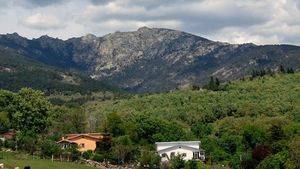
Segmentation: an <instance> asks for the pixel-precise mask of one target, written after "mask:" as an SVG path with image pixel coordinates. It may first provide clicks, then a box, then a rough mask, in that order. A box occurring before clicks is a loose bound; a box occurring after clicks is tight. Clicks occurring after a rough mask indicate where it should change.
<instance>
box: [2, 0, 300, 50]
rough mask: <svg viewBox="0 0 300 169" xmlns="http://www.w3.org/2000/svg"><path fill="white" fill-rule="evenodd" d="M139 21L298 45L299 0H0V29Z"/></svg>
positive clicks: (82, 27) (48, 31)
mask: <svg viewBox="0 0 300 169" xmlns="http://www.w3.org/2000/svg"><path fill="white" fill-rule="evenodd" d="M143 26H147V27H150V28H152V27H155V28H169V29H176V30H182V31H185V32H189V33H192V34H195V35H199V36H202V37H205V38H208V39H211V40H215V41H224V42H229V43H250V42H251V43H255V44H278V43H285V44H294V45H300V0H0V34H6V33H13V32H17V33H19V34H20V35H21V36H25V37H27V38H37V37H39V36H42V35H48V36H52V37H58V38H61V39H68V38H71V37H79V36H84V35H86V34H88V33H91V34H94V35H96V36H103V35H105V34H108V33H113V32H116V31H134V30H137V29H138V28H139V27H143Z"/></svg>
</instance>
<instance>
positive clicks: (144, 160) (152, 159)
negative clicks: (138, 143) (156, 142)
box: [139, 150, 160, 169]
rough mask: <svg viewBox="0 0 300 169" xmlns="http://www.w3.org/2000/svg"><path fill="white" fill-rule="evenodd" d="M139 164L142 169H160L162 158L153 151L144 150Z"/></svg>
mask: <svg viewBox="0 0 300 169" xmlns="http://www.w3.org/2000/svg"><path fill="white" fill-rule="evenodd" d="M139 163H140V165H141V168H149V169H158V168H159V166H160V156H159V155H158V154H156V153H155V152H153V151H149V150H142V151H141V156H140V158H139Z"/></svg>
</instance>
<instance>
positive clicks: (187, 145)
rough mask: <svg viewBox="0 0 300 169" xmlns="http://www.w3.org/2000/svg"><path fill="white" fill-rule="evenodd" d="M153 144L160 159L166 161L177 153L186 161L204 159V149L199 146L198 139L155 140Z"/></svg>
mask: <svg viewBox="0 0 300 169" xmlns="http://www.w3.org/2000/svg"><path fill="white" fill-rule="evenodd" d="M155 144H156V151H157V153H158V154H159V155H160V156H161V158H162V159H161V160H162V161H168V160H169V159H170V158H172V157H173V156H176V155H178V154H179V155H181V156H182V157H183V159H184V160H186V161H188V160H192V159H195V160H202V161H204V160H205V155H204V151H203V150H202V149H201V148H200V145H201V142H200V141H176V142H156V143H155Z"/></svg>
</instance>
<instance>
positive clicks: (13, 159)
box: [0, 152, 93, 169]
mask: <svg viewBox="0 0 300 169" xmlns="http://www.w3.org/2000/svg"><path fill="white" fill-rule="evenodd" d="M2 156H3V159H0V163H4V166H5V168H7V169H14V167H19V168H20V169H22V168H24V166H30V167H31V168H32V169H93V168H92V167H88V166H85V165H82V164H76V163H72V162H59V161H54V162H52V161H51V160H43V159H39V158H37V157H34V156H28V155H25V154H21V153H11V152H0V158H1V157H2Z"/></svg>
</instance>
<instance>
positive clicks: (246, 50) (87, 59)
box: [0, 27, 300, 93]
mask: <svg viewBox="0 0 300 169" xmlns="http://www.w3.org/2000/svg"><path fill="white" fill-rule="evenodd" d="M0 45H2V46H5V47H10V48H12V49H14V50H17V51H18V52H19V53H21V54H23V55H25V56H27V57H30V58H32V59H35V60H38V61H41V62H43V63H45V64H49V65H52V66H56V67H60V68H63V69H75V70H79V71H81V72H84V73H85V74H87V75H89V76H90V77H92V78H94V79H98V80H105V81H107V82H108V83H109V84H111V85H115V86H118V87H121V88H123V89H125V90H128V91H134V92H142V93H143V92H161V91H169V90H173V89H175V88H178V87H181V86H185V85H203V84H205V83H206V82H207V79H209V76H215V77H218V78H219V79H221V80H222V81H229V80H234V79H236V78H241V77H243V76H245V75H248V74H249V73H250V72H251V71H252V70H254V69H272V70H276V69H277V67H278V66H279V65H283V66H285V67H291V68H293V69H295V70H299V68H300V66H299V65H300V47H299V46H294V45H255V44H252V43H245V44H229V43H224V42H216V41H212V40H209V39H206V38H203V37H200V36H196V35H193V34H190V33H186V32H183V31H178V30H172V29H165V28H148V27H142V28H139V29H138V30H137V31H130V32H118V31H117V32H115V33H110V34H106V35H104V36H102V37H97V36H95V35H92V34H87V35H85V36H82V37H78V38H70V39H67V40H61V39H58V38H51V37H49V36H47V35H46V36H41V37H40V38H36V39H32V40H30V39H27V38H23V37H20V36H19V35H18V34H8V35H0Z"/></svg>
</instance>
